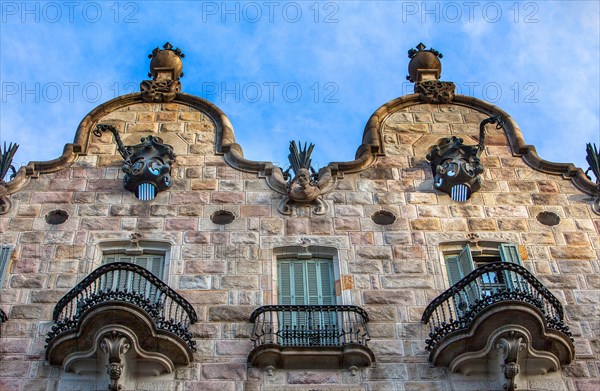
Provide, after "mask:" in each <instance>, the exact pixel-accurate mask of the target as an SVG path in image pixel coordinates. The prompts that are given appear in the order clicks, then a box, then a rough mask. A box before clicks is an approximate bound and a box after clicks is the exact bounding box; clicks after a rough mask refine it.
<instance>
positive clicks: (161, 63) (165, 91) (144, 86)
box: [140, 42, 185, 102]
mask: <svg viewBox="0 0 600 391" xmlns="http://www.w3.org/2000/svg"><path fill="white" fill-rule="evenodd" d="M163 49H164V50H161V49H159V48H155V49H154V50H153V51H152V53H151V54H149V55H148V58H150V59H152V61H150V72H149V73H148V76H150V77H152V80H144V81H142V83H141V84H140V91H141V93H142V100H144V101H145V102H170V101H172V100H173V99H175V97H176V96H177V93H178V92H180V91H181V82H180V81H179V79H180V78H181V77H183V72H182V69H183V63H182V61H181V59H182V58H184V57H185V55H184V54H183V53H182V52H181V49H179V48H177V49H173V46H172V45H171V44H170V43H169V42H167V43H165V44H164V45H163Z"/></svg>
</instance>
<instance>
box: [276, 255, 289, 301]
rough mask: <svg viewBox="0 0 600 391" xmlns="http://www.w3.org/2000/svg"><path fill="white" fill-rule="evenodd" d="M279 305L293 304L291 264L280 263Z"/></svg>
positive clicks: (286, 262)
mask: <svg viewBox="0 0 600 391" xmlns="http://www.w3.org/2000/svg"><path fill="white" fill-rule="evenodd" d="M278 265H279V304H283V305H290V304H292V284H291V278H290V277H291V273H292V271H291V267H290V266H291V262H288V261H281V262H279V264H278Z"/></svg>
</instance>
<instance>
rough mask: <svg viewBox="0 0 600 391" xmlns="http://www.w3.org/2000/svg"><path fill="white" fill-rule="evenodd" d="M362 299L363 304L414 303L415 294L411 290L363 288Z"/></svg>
mask: <svg viewBox="0 0 600 391" xmlns="http://www.w3.org/2000/svg"><path fill="white" fill-rule="evenodd" d="M363 301H364V303H365V304H398V305H414V304H415V294H414V291H411V290H406V291H405V290H363ZM369 308H372V307H369ZM369 315H370V310H369Z"/></svg>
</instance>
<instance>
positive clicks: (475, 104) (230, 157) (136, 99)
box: [5, 92, 598, 196]
mask: <svg viewBox="0 0 600 391" xmlns="http://www.w3.org/2000/svg"><path fill="white" fill-rule="evenodd" d="M139 103H145V102H144V100H143V99H142V95H141V93H133V94H129V95H124V96H120V97H117V98H115V99H112V100H110V101H108V102H105V103H103V104H101V105H99V106H98V107H96V108H95V109H93V110H92V111H91V112H90V113H88V114H87V115H86V116H85V117H84V118H83V120H82V121H81V123H80V124H79V126H78V128H77V132H76V134H75V139H74V141H73V142H72V143H68V144H66V145H65V147H64V150H63V153H62V155H61V156H60V157H58V158H56V159H53V160H48V161H32V162H29V163H28V164H27V165H25V166H23V167H21V168H20V169H19V170H18V172H17V175H16V176H15V178H14V179H13V180H11V181H10V182H8V183H6V185H5V188H6V190H7V193H8V194H9V195H10V194H13V193H15V192H17V191H18V190H19V189H21V188H22V187H23V186H25V184H26V183H27V182H28V180H29V178H35V177H37V176H39V175H40V174H48V173H53V172H56V171H60V170H62V169H65V168H68V167H70V166H71V165H72V164H73V163H74V162H75V161H76V160H77V158H78V156H82V155H86V154H87V145H88V141H89V138H90V137H91V135H92V134H93V129H94V128H95V126H96V125H97V124H98V123H99V122H100V121H101V119H102V118H103V117H104V116H106V115H107V114H109V113H111V112H113V111H115V110H118V109H121V108H124V107H126V106H130V105H134V104H139ZM172 103H178V104H182V105H186V106H190V107H193V108H195V109H198V110H201V111H203V112H204V113H205V114H207V116H209V117H210V118H211V120H212V121H213V122H214V124H215V127H216V135H215V153H216V154H217V155H222V156H223V158H224V160H225V162H226V163H227V164H229V165H230V166H231V167H233V168H235V169H237V170H240V171H244V172H251V173H256V174H257V175H258V176H259V177H263V178H265V180H266V182H267V184H268V186H269V187H270V188H271V189H272V190H274V191H276V192H278V193H280V194H285V190H286V184H287V182H286V181H285V180H284V179H283V174H282V172H281V169H280V168H279V167H276V166H274V165H273V163H271V162H267V161H254V160H248V159H245V158H244V153H243V149H242V147H241V146H240V145H239V144H238V143H236V140H235V135H234V132H233V126H232V125H231V122H230V121H229V119H228V118H227V116H226V115H225V114H224V113H223V112H222V111H221V110H220V109H219V108H218V107H217V106H216V105H214V104H212V103H211V102H209V101H207V100H205V99H202V98H200V97H197V96H194V95H190V94H185V93H181V92H179V93H177V96H176V97H175V99H173V100H172ZM422 103H423V102H422V101H421V97H420V95H419V94H409V95H405V96H402V97H399V98H396V99H394V100H391V101H389V102H387V103H385V104H384V105H383V106H381V107H380V108H379V109H377V110H376V111H375V112H374V113H373V114H372V115H371V117H370V118H369V120H368V121H367V124H366V126H365V129H364V131H363V137H362V144H361V145H360V146H359V147H358V150H357V151H356V159H355V160H352V161H346V162H331V163H329V164H328V165H327V166H326V167H327V168H329V169H330V170H331V174H332V177H334V178H336V177H337V178H341V177H343V175H344V174H350V173H356V172H361V171H364V170H366V169H367V168H369V167H371V166H372V165H373V164H375V163H376V162H377V159H378V157H380V156H385V150H384V143H383V138H382V130H383V126H384V124H385V122H386V119H387V118H388V117H389V116H390V115H391V114H393V113H394V112H396V111H398V110H400V109H404V108H408V107H411V106H416V105H420V104H422ZM452 104H453V105H456V106H464V107H468V108H471V109H474V110H477V111H480V112H482V113H485V114H487V115H489V116H493V115H497V116H499V117H500V118H501V119H502V121H503V122H504V129H505V132H506V136H507V139H508V143H509V146H510V148H511V150H512V153H513V155H514V156H515V157H521V158H522V159H523V161H524V162H525V163H526V164H527V165H528V166H529V167H531V168H533V169H535V170H537V171H541V172H544V173H548V174H553V175H561V176H562V177H563V178H565V179H569V180H571V181H573V184H574V185H575V187H577V188H578V189H579V190H580V191H582V192H583V193H585V194H588V195H592V196H594V195H597V192H598V190H597V185H596V184H595V183H593V182H592V181H591V180H589V179H588V178H587V177H586V175H585V173H584V171H583V170H582V169H581V168H577V167H575V165H573V164H572V163H556V162H550V161H548V160H545V159H542V158H541V157H539V155H538V154H537V151H536V149H535V147H534V146H533V145H529V144H526V143H525V140H524V138H523V135H522V133H521V130H520V128H519V126H518V125H517V123H516V122H515V121H514V119H513V118H512V117H510V115H508V114H507V113H506V112H504V111H503V110H501V109H499V108H498V107H496V106H494V105H492V104H490V103H487V102H485V101H482V100H480V99H477V98H473V97H469V96H465V95H455V97H454V100H453V103H452Z"/></svg>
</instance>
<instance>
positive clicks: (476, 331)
mask: <svg viewBox="0 0 600 391" xmlns="http://www.w3.org/2000/svg"><path fill="white" fill-rule="evenodd" d="M422 321H423V322H424V323H426V324H429V328H430V332H429V339H427V340H426V341H425V344H426V346H425V348H426V349H427V350H428V351H429V352H430V356H429V360H430V361H431V362H432V363H433V364H434V365H440V366H448V367H449V368H450V369H451V370H452V371H453V372H460V373H463V374H473V373H486V372H487V373H489V368H485V365H486V364H485V363H486V358H487V361H491V360H492V359H491V358H490V357H492V356H493V352H492V351H493V349H500V350H502V349H503V348H502V346H518V347H519V348H518V349H517V350H516V351H515V352H513V353H512V354H513V357H512V358H510V357H509V356H510V355H509V354H508V353H509V350H510V349H508V348H507V349H504V358H505V360H508V361H505V363H504V367H507V365H508V364H511V363H512V364H515V365H516V362H517V360H519V362H521V363H522V364H527V363H528V364H529V365H521V367H522V368H523V367H524V368H527V369H526V371H528V372H529V374H543V373H546V372H548V371H555V370H558V369H559V368H560V365H561V364H562V365H564V364H568V363H569V362H571V360H572V359H573V357H574V348H573V344H572V339H571V333H570V331H569V328H568V326H567V325H566V324H565V322H564V312H563V307H562V305H561V304H560V302H559V301H558V299H557V298H556V297H555V296H554V295H553V294H552V293H551V292H550V291H549V290H548V289H546V287H544V285H543V284H542V283H541V282H540V281H539V280H538V279H537V278H535V277H534V276H533V275H532V274H531V273H529V271H527V269H525V268H523V267H522V266H520V265H517V264H514V263H509V262H494V263H488V264H486V265H483V266H481V267H479V268H477V269H475V270H474V271H473V272H471V273H470V274H469V275H467V276H466V277H464V278H463V279H462V280H460V281H459V282H458V283H456V284H455V285H454V286H452V287H451V288H450V289H448V290H447V291H445V292H444V293H442V294H441V295H440V296H438V297H437V298H436V299H434V300H433V301H432V302H431V303H430V304H429V305H428V306H427V308H426V309H425V312H424V313H423V317H422ZM503 341H505V342H503ZM506 341H513V342H514V341H518V342H514V343H513V342H506ZM525 347H527V349H523V348H525ZM521 350H522V351H523V352H522V353H518V352H519V351H521ZM519 354H520V355H519ZM517 355H519V358H517ZM507 357H508V358H507ZM510 360H512V361H510ZM527 360H530V361H527ZM507 368H508V367H507ZM518 372H519V371H518V369H517V371H516V373H518ZM524 375H526V374H524ZM512 376H513V377H512V378H511V379H512V380H511V379H508V376H507V379H508V380H509V381H508V383H507V387H508V388H507V389H511V387H514V384H513V385H512V386H511V384H510V383H511V381H512V382H513V383H514V376H515V375H514V374H513V375H512Z"/></svg>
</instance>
